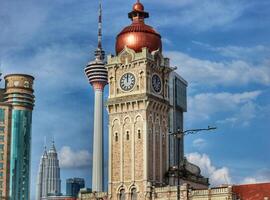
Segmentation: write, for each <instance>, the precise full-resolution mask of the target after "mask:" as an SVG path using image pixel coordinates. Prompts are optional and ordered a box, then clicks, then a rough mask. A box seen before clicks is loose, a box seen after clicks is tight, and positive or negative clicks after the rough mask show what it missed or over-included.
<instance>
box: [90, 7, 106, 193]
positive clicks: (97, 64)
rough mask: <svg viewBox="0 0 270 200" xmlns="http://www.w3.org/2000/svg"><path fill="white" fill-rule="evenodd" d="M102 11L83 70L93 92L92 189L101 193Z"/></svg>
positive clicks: (103, 82)
mask: <svg viewBox="0 0 270 200" xmlns="http://www.w3.org/2000/svg"><path fill="white" fill-rule="evenodd" d="M101 28H102V9H101V4H100V7H99V21H98V47H97V49H96V51H95V57H96V58H95V60H94V61H92V62H89V63H88V64H87V66H86V68H85V74H86V76H87V77H88V80H89V83H90V84H91V85H92V86H93V88H94V91H95V109H94V132H93V168H92V189H93V191H97V192H101V191H102V190H103V90H104V87H105V86H106V85H107V83H108V81H107V70H106V68H105V62H104V55H105V52H104V51H103V49H102V43H101V36H102V30H101Z"/></svg>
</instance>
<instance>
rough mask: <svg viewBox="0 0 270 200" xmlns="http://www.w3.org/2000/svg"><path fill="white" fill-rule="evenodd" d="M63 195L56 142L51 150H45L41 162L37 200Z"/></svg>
mask: <svg viewBox="0 0 270 200" xmlns="http://www.w3.org/2000/svg"><path fill="white" fill-rule="evenodd" d="M60 195H61V179H60V167H59V160H58V157H57V152H56V148H55V145H54V142H52V145H51V148H50V150H49V151H48V152H47V150H46V148H45V150H44V153H43V156H42V157H41V160H40V165H39V173H38V180H37V195H36V200H42V199H44V198H46V197H48V196H60Z"/></svg>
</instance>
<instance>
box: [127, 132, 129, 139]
mask: <svg viewBox="0 0 270 200" xmlns="http://www.w3.org/2000/svg"><path fill="white" fill-rule="evenodd" d="M127 140H129V131H127Z"/></svg>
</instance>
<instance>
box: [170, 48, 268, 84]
mask: <svg viewBox="0 0 270 200" xmlns="http://www.w3.org/2000/svg"><path fill="white" fill-rule="evenodd" d="M166 55H167V56H168V57H170V58H171V60H172V64H173V65H176V66H178V69H177V72H178V73H179V74H181V75H182V76H183V77H185V79H187V80H188V82H190V83H192V84H194V85H196V86H201V85H203V86H212V87H214V86H219V85H221V86H243V85H248V84H250V83H256V84H261V85H267V86H269V85H270V63H268V62H267V61H265V62H264V63H261V64H258V65H256V66H255V65H253V64H250V63H248V62H246V61H243V60H232V61H223V62H222V61H219V62H214V61H210V60H201V59H198V58H194V57H191V56H189V55H187V54H185V53H182V52H177V51H169V52H166Z"/></svg>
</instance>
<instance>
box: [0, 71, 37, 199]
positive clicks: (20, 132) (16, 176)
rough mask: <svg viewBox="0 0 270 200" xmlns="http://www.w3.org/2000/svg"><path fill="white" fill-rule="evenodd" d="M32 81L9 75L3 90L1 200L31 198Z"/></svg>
mask: <svg viewBox="0 0 270 200" xmlns="http://www.w3.org/2000/svg"><path fill="white" fill-rule="evenodd" d="M33 82H34V77H32V76H30V75H26V74H10V75H7V76H5V88H4V89H1V95H0V101H1V103H0V151H1V153H0V196H1V198H0V199H10V200H29V199H30V155H31V137H32V136H31V135H32V134H31V129H32V110H33V107H34V95H33V92H34V90H33ZM1 179H2V180H1Z"/></svg>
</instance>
